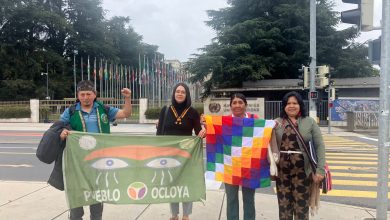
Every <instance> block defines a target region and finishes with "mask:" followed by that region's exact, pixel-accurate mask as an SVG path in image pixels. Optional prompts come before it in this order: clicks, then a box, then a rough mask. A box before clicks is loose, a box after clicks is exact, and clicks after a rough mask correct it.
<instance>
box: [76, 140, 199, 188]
mask: <svg viewBox="0 0 390 220" xmlns="http://www.w3.org/2000/svg"><path fill="white" fill-rule="evenodd" d="M89 137H91V136H89ZM88 141H89V143H91V142H93V141H91V140H90V139H88ZM79 143H80V141H79ZM95 143H96V142H95ZM180 146H181V148H182V149H186V148H185V146H188V145H187V144H184V145H183V146H184V147H183V146H182V145H180ZM80 147H81V145H80ZM81 148H83V147H81ZM83 149H88V150H91V149H93V148H92V147H87V148H83ZM182 149H179V148H176V147H156V146H148V145H124V146H112V147H106V148H103V149H98V150H94V151H92V152H90V153H89V154H88V155H86V156H85V157H84V161H88V162H90V166H91V167H92V168H94V169H97V170H99V171H100V173H99V174H98V176H97V178H96V185H98V184H99V181H101V178H103V177H102V176H104V179H105V184H106V187H108V186H109V181H108V179H109V178H108V177H109V175H111V174H112V176H113V179H114V181H115V183H116V184H118V183H119V181H118V178H117V175H116V171H119V170H120V169H123V168H126V167H129V166H132V165H133V166H134V165H135V164H136V167H140V166H143V167H146V168H149V169H142V172H148V174H146V175H150V176H151V182H152V183H155V182H156V183H159V184H160V185H164V183H167V182H168V183H170V182H172V181H173V176H172V173H171V170H172V169H174V168H177V167H179V166H182V165H183V162H181V161H180V158H190V157H191V154H190V153H188V152H187V151H185V150H182ZM141 168H142V167H141ZM141 168H140V169H141ZM140 172H141V171H140ZM150 172H153V173H150Z"/></svg>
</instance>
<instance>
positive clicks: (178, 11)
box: [103, 0, 382, 61]
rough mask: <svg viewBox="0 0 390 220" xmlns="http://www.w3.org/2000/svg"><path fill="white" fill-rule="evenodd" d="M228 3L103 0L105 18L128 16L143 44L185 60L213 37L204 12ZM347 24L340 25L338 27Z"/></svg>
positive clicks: (378, 11)
mask: <svg viewBox="0 0 390 220" xmlns="http://www.w3.org/2000/svg"><path fill="white" fill-rule="evenodd" d="M333 1H334V2H335V6H336V7H335V10H336V11H338V12H340V11H343V10H348V9H352V8H353V7H356V5H353V4H346V3H343V2H342V1H341V0H333ZM227 6H228V5H227V0H103V8H104V9H106V10H107V15H108V17H112V16H114V15H117V16H129V17H130V19H131V21H130V23H131V25H132V27H133V28H134V30H135V31H136V32H137V33H138V34H140V35H142V36H143V40H144V42H145V43H148V44H154V45H157V46H159V51H160V52H162V53H164V54H165V58H166V59H178V60H180V61H186V60H187V59H188V58H189V57H190V56H191V54H193V53H197V52H198V51H197V49H198V48H201V47H204V46H205V45H207V44H210V43H211V39H212V38H214V37H215V35H216V34H215V32H214V31H213V30H212V29H211V28H210V27H208V26H207V25H206V24H205V23H204V22H205V21H207V20H209V18H208V16H207V13H206V11H207V10H211V9H214V10H217V9H220V8H224V7H227ZM374 7H375V10H374V25H375V26H379V21H380V18H381V12H382V10H381V8H382V4H381V1H380V0H375V5H374ZM349 26H350V25H348V24H340V25H339V29H344V28H346V27H349ZM379 35H380V31H371V32H363V33H362V34H361V36H360V37H359V38H358V39H357V41H358V42H365V41H367V40H368V39H376V38H377V37H378V36H379Z"/></svg>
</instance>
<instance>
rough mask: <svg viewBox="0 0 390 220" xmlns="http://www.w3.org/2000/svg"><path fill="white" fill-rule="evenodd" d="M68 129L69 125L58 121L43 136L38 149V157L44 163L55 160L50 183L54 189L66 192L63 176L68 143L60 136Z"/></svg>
mask: <svg viewBox="0 0 390 220" xmlns="http://www.w3.org/2000/svg"><path fill="white" fill-rule="evenodd" d="M64 128H66V129H68V130H70V128H69V124H68V123H65V122H62V121H57V122H55V123H54V124H53V125H52V126H51V127H50V128H49V129H48V130H47V131H46V132H45V133H44V135H43V137H42V139H41V142H40V143H39V145H38V148H37V153H36V154H37V157H38V159H39V160H40V161H42V162H44V163H49V164H50V163H52V162H53V161H54V160H55V163H54V168H53V171H52V173H51V175H50V177H49V180H48V183H49V184H50V185H52V186H53V187H54V188H56V189H59V190H64V181H63V176H62V153H63V151H64V148H65V144H66V141H61V138H60V134H61V132H62V130H63V129H64Z"/></svg>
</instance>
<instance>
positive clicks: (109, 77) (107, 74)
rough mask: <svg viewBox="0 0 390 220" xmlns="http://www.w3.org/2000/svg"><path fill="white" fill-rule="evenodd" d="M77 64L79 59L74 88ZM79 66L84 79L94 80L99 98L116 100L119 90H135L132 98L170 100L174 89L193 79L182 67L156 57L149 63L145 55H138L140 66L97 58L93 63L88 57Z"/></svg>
mask: <svg viewBox="0 0 390 220" xmlns="http://www.w3.org/2000/svg"><path fill="white" fill-rule="evenodd" d="M76 65H77V64H76V57H74V68H73V72H74V83H75V85H76V80H77V77H76V76H77V72H76ZM80 67H81V68H80V74H81V77H79V78H80V79H81V80H86V79H88V80H91V81H93V82H94V84H95V89H96V90H97V91H98V93H99V96H100V97H103V98H113V99H120V98H121V93H120V90H121V89H122V88H124V87H126V88H129V89H130V90H131V91H132V98H133V99H138V98H148V99H150V100H161V99H163V100H167V99H169V98H170V96H171V93H172V91H171V88H172V87H173V86H174V85H175V84H176V83H178V82H186V83H188V79H189V77H190V76H189V73H188V72H186V71H184V70H183V69H182V68H181V67H179V68H177V67H174V66H173V65H172V64H171V63H169V62H166V61H165V60H164V59H163V58H160V57H159V56H157V55H155V57H154V58H153V59H152V60H149V58H148V57H146V55H143V57H142V56H141V55H139V63H138V66H130V65H123V64H118V63H115V62H112V61H109V60H105V59H97V58H94V59H93V60H92V61H91V60H90V57H89V56H88V58H87V61H86V62H85V61H83V57H81V58H80ZM85 68H86V70H85ZM85 77H86V78H85ZM75 95H76V91H75Z"/></svg>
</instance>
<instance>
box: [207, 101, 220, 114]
mask: <svg viewBox="0 0 390 220" xmlns="http://www.w3.org/2000/svg"><path fill="white" fill-rule="evenodd" d="M209 110H210V112H211V113H217V112H219V111H220V110H221V105H220V104H218V103H210V104H209Z"/></svg>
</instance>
